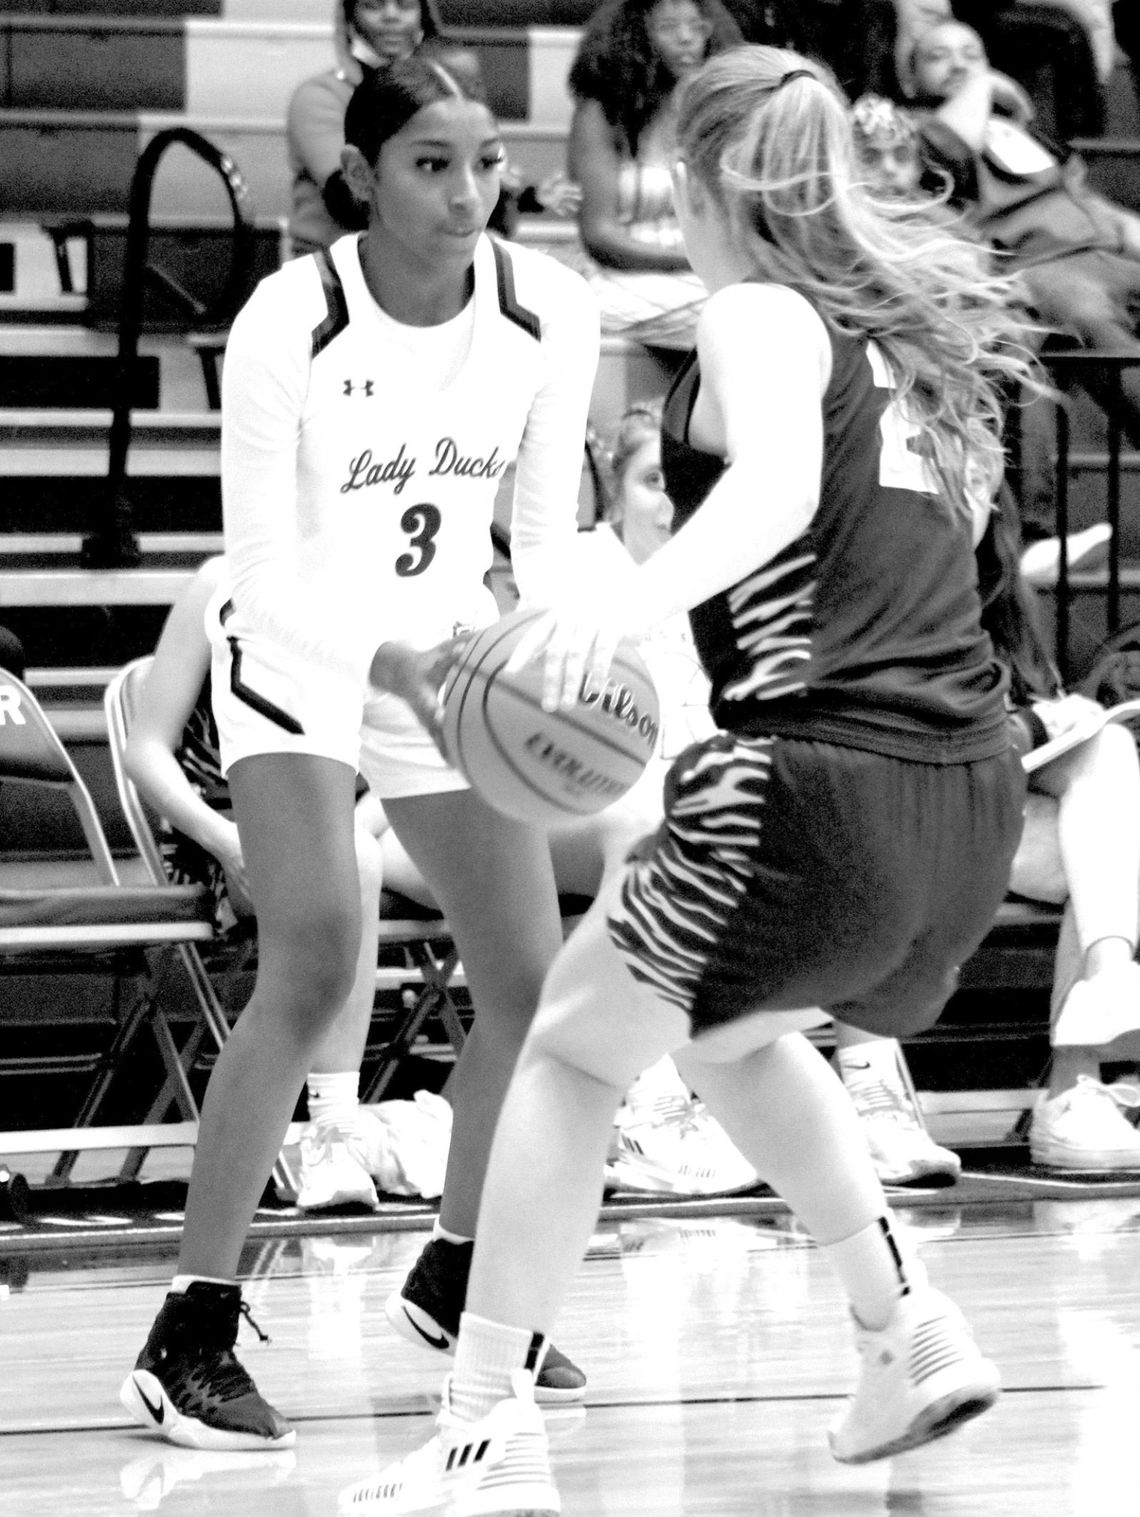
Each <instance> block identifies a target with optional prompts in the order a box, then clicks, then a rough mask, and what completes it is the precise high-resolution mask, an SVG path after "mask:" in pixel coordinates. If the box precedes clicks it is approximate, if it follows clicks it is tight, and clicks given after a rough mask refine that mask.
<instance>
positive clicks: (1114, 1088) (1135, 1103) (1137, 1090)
mask: <svg viewBox="0 0 1140 1517" xmlns="http://www.w3.org/2000/svg"><path fill="white" fill-rule="evenodd" d="M1078 1092H1079V1093H1080V1094H1079V1095H1078ZM1071 1094H1072V1095H1074V1096H1077V1099H1081V1097H1082V1096H1087V1097H1090V1098H1091V1097H1093V1096H1095V1097H1096V1098H1097V1099H1098V1100H1105V1099H1107V1100H1109V1101H1111V1102H1112V1103H1113V1105H1114V1106H1116V1107H1117V1108H1118V1109H1119V1110H1120V1111H1122V1112H1125V1111H1136V1110H1137V1109H1138V1108H1140V1087H1138V1086H1136V1085H1130V1084H1128V1083H1127V1082H1126V1081H1117V1082H1116V1083H1115V1084H1113V1085H1105V1084H1104V1082H1103V1081H1102V1080H1098V1079H1097V1078H1096V1077H1095V1076H1094V1075H1084V1074H1082V1075H1078V1076H1077V1083H1076V1084H1075V1085H1074V1086H1073V1089H1072V1092H1071Z"/></svg>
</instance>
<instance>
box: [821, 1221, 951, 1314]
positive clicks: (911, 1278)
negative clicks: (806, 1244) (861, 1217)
mask: <svg viewBox="0 0 1140 1517" xmlns="http://www.w3.org/2000/svg"><path fill="white" fill-rule="evenodd" d="M821 1252H822V1253H824V1254H826V1256H827V1258H828V1260H829V1261H830V1263H831V1267H832V1269H834V1271H835V1273H836V1274H837V1275H838V1276H839V1278H840V1280H841V1281H842V1282H843V1286H844V1289H845V1290H846V1291H847V1295H848V1297H849V1298H850V1301H851V1308H852V1310H853V1311H854V1313H855V1315H856V1317H857V1318H858V1319H859V1322H860V1323H861V1324H862V1326H863V1327H866V1328H870V1329H871V1330H872V1332H878V1331H879V1329H880V1328H884V1327H886V1325H887V1323H888V1322H889V1321H890V1319H891V1317H892V1316H893V1315H894V1310H895V1306H896V1305H897V1303H898V1301H899V1299H900V1298H901V1297H902V1296H905V1295H907V1294H908V1293H909V1292H910V1291H912V1290H914V1289H915V1288H916V1287H921V1286H924V1285H925V1284H926V1269H925V1266H924V1265H923V1264H922V1261H921V1260H920V1259H919V1258H918V1257H917V1255H916V1254H915V1253H914V1251H913V1250H912V1249H911V1248H910V1247H909V1246H907V1245H906V1244H904V1243H903V1242H902V1240H901V1239H900V1238H899V1236H898V1234H897V1233H896V1232H895V1230H894V1228H893V1227H892V1225H891V1218H890V1216H889V1215H887V1214H886V1213H884V1215H883V1216H881V1217H879V1218H877V1219H876V1220H875V1221H874V1222H872V1223H870V1225H869V1226H867V1227H864V1228H861V1229H860V1231H859V1232H857V1233H854V1234H852V1236H851V1237H850V1238H843V1239H841V1240H840V1241H839V1242H838V1243H825V1244H822V1245H821Z"/></svg>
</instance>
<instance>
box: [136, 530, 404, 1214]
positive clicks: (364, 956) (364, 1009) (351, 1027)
mask: <svg viewBox="0 0 1140 1517" xmlns="http://www.w3.org/2000/svg"><path fill="white" fill-rule="evenodd" d="M221 567H222V560H221V559H220V558H212V559H207V560H206V562H205V563H204V564H203V565H202V567H201V568H200V569H199V570H198V573H197V574H196V575H195V577H194V579H193V580H192V581H191V583H190V585H189V586H188V587H187V589H186V590H185V591H184V592H183V594H182V595H181V596H180V598H179V599H178V601H177V602H176V603H175V605H174V606H173V607H172V609H171V612H170V615H169V617H168V618H167V620H166V624H165V626H164V627H163V630H162V635H161V636H160V638H159V641H158V646H157V647H156V649H155V655H154V664H153V666H152V670H151V673H150V674H149V675H148V677H147V680H146V684H145V686H144V688H143V691H142V695H141V698H140V701H139V705H138V710H137V712H136V714H135V717H134V720H133V721H132V723H131V731H130V734H129V737H128V740H127V748H126V754H125V763H126V768H127V772H128V773H129V774H130V776H131V778H132V779H133V780H134V782H135V784H136V785H137V786H138V788H139V791H140V793H141V794H142V795H143V797H144V798H145V799H146V800H147V801H148V802H149V803H150V805H151V806H152V807H153V808H154V809H155V811H157V812H158V814H159V816H160V817H161V818H162V819H163V829H164V830H163V839H162V843H163V853H164V856H165V859H166V864H167V868H168V870H169V872H170V875H171V877H172V878H173V879H175V880H181V881H191V882H194V883H198V884H203V885H205V886H207V888H208V889H209V890H210V891H211V893H212V895H213V898H214V903H215V920H216V923H217V926H218V929H219V931H220V932H221V933H223V934H226V933H229V932H231V931H233V930H234V929H235V928H236V927H237V925H238V923H239V922H240V921H242V920H245V921H246V922H252V919H253V914H254V907H253V902H252V901H251V900H250V897H249V889H248V885H247V883H246V876H245V868H244V864H243V860H242V846H241V839H240V837H239V836H238V830H237V825H236V823H235V822H234V821H233V820H232V817H231V814H230V811H231V808H230V799H229V787H228V785H227V782H226V780H225V777H224V775H223V774H222V770H221V765H220V762H219V757H218V736H217V728H216V727H215V725H214V717H213V712H212V710H211V706H210V645H209V641H208V640H207V637H206V631H205V625H204V622H203V613H204V611H205V607H206V603H207V601H208V600H209V599H210V596H211V595H212V594H213V593H214V590H215V589H216V587H217V585H218V584H219V582H220V575H221ZM386 827H387V823H386V819H385V817H384V815H383V813H382V811H381V810H380V808H379V806H378V805H377V804H376V803H375V802H374V801H373V800H372V799H371V797H370V796H369V795H368V794H367V792H366V793H365V795H364V797H363V799H362V800H361V802H360V803H359V804H358V810H357V827H356V852H357V862H358V864H359V868H360V895H361V907H362V911H363V920H364V923H365V931H364V934H363V940H362V943H361V948H360V955H359V958H358V960H357V972H356V979H355V981H354V983H353V986H352V989H351V991H350V993H349V996H348V998H347V1000H346V1001H345V1003H344V1010H343V1011H342V1012H341V1014H340V1016H339V1017H338V1019H337V1021H336V1023H335V1024H334V1026H333V1027H332V1028H331V1030H330V1032H329V1034H328V1036H327V1038H326V1040H325V1042H324V1044H323V1046H322V1048H321V1050H320V1056H319V1058H318V1059H317V1061H316V1062H315V1064H314V1067H313V1070H312V1072H311V1074H310V1076H309V1080H308V1087H307V1089H308V1101H309V1115H310V1117H311V1119H312V1122H311V1125H310V1127H309V1128H308V1129H307V1130H306V1140H305V1141H302V1144H301V1176H300V1188H299V1194H298V1198H297V1204H298V1205H299V1206H301V1207H302V1208H303V1209H305V1210H318V1209H321V1208H324V1207H329V1206H341V1205H346V1204H350V1203H359V1204H360V1205H363V1206H366V1207H369V1208H370V1209H373V1210H375V1209H376V1208H377V1207H378V1206H379V1200H378V1197H377V1195H376V1187H375V1185H374V1183H373V1181H372V1177H371V1174H370V1172H369V1165H368V1162H367V1154H368V1149H369V1133H368V1129H367V1127H366V1125H365V1119H364V1118H363V1115H362V1113H363V1110H364V1109H363V1108H361V1107H360V1106H359V1105H358V1100H357V1092H358V1084H359V1072H360V1064H361V1060H362V1059H363V1057H364V1048H365V1044H366V1042H367V1038H368V1028H369V1024H370V1022H371V1019H372V1007H373V1002H374V1000H375V995H376V962H377V951H378V949H377V940H378V935H379V932H378V924H379V920H380V886H381V876H382V859H381V845H380V841H379V839H380V836H381V835H382V834H383V833H384V832H385V831H386ZM369 929H371V930H369ZM373 1136H375V1135H374V1134H373Z"/></svg>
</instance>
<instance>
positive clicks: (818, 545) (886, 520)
mask: <svg viewBox="0 0 1140 1517" xmlns="http://www.w3.org/2000/svg"><path fill="white" fill-rule="evenodd" d="M830 335H831V347H832V354H833V363H832V373H831V380H830V382H829V384H828V386H827V391H826V394H825V395H824V398H823V423H824V448H823V477H822V484H821V491H820V501H819V508H818V510H817V512H816V514H815V517H814V519H813V521H812V523H811V525H810V527H809V528H808V530H807V531H806V532H805V533H804V534H803V535H802V536H801V537H800V538H798V539H797V540H796V541H795V542H793V543H790V544H789V545H788V546H787V547H786V548H785V549H784V550H783V551H782V552H781V553H779V554H778V555H777V556H776V557H775V558H774V559H772V560H771V561H769V562H768V563H766V564H763V565H761V567H760V568H758V569H756V570H754V571H753V572H751V573H749V574H747V575H746V576H744V577H743V578H742V579H740V580H738V581H737V582H736V583H735V584H734V585H732V586H730V587H729V588H728V589H727V590H725V591H723V592H721V593H719V594H717V595H715V596H713V597H712V598H711V599H709V600H707V601H705V602H704V603H703V604H702V605H700V606H697V607H696V608H695V609H694V610H693V611H692V613H691V621H692V626H693V634H694V637H695V639H696V643H697V649H698V652H699V654H700V657H701V661H702V663H703V664H704V666H705V669H706V671H707V673H708V675H709V678H710V681H711V683H712V697H711V706H712V712H713V716H714V718H715V720H716V722H717V725H718V726H719V727H721V728H723V729H725V730H727V731H730V732H737V733H742V734H746V735H760V734H764V733H772V734H779V735H784V736H789V737H805V738H815V739H818V740H820V741H824V742H835V743H844V744H847V745H849V746H853V747H859V748H865V749H869V750H871V751H873V752H877V753H884V754H888V755H892V756H894V757H898V758H904V759H905V758H911V759H917V760H920V761H925V762H931V763H957V762H962V761H967V760H972V759H978V758H986V757H989V756H991V755H994V754H997V753H1000V752H1001V751H1002V750H1003V749H1004V748H1005V747H1006V745H1007V742H1008V739H1007V734H1006V723H1005V711H1004V695H1005V676H1004V674H1003V672H1002V670H1001V668H1000V666H999V664H998V663H997V661H996V659H995V658H994V654H993V650H992V647H991V645H990V642H989V639H988V637H987V636H986V635H985V633H984V632H983V631H982V627H981V622H980V605H979V598H978V591H977V583H976V572H975V568H974V555H973V552H972V547H971V540H970V526H969V523H968V522H967V520H966V518H965V516H964V514H963V513H961V512H952V511H951V510H950V509H949V508H948V506H947V505H946V504H945V503H944V502H943V501H942V500H941V499H940V498H939V496H938V493H937V486H936V484H935V482H934V477H933V474H932V471H931V470H930V469H929V467H928V466H927V464H926V463H925V462H924V460H923V458H922V456H921V453H920V452H919V451H918V449H917V447H916V445H915V444H916V440H917V435H918V430H917V428H916V427H915V426H914V425H913V424H912V423H911V422H910V421H909V420H908V419H907V416H906V414H905V412H904V410H903V408H901V407H900V406H899V404H898V402H897V401H896V399H895V397H894V394H893V391H892V387H891V377H890V371H889V369H888V366H887V364H886V362H885V361H884V359H883V356H882V354H881V353H880V351H879V350H878V349H877V348H876V347H875V345H874V344H873V343H866V342H862V341H858V340H856V339H854V338H849V337H845V336H842V335H836V334H834V333H832V334H830ZM699 381H700V372H699V368H698V366H697V362H696V355H695V354H694V355H693V356H692V357H691V358H690V359H689V360H688V361H687V363H686V364H685V366H684V368H683V369H682V370H681V372H680V374H679V375H678V376H677V379H676V381H675V382H674V385H673V387H672V389H671V391H670V394H669V398H668V400H667V402H666V408H665V424H664V430H663V436H662V461H663V465H664V470H665V476H666V486H667V489H668V492H669V496H670V498H671V500H672V501H673V505H674V508H675V513H676V514H675V522H676V525H677V526H681V525H682V524H683V523H684V522H685V521H687V520H688V518H689V517H690V516H691V515H692V514H693V513H694V512H695V511H697V510H698V509H699V508H700V505H701V503H702V501H703V500H704V499H705V497H706V496H707V495H708V493H709V491H710V489H711V488H712V486H713V485H714V484H715V482H716V480H717V479H718V478H719V477H720V475H721V473H722V472H723V470H724V467H725V463H724V460H723V459H721V458H719V457H715V456H713V455H711V454H708V453H702V452H700V451H699V450H698V449H696V448H694V447H692V446H691V444H690V443H689V441H688V431H689V418H690V416H691V414H692V408H693V403H694V401H695V399H696V394H697V390H698V387H699ZM764 504H765V503H764V498H763V493H762V491H761V492H759V493H758V495H757V500H756V509H757V510H758V511H763V510H764Z"/></svg>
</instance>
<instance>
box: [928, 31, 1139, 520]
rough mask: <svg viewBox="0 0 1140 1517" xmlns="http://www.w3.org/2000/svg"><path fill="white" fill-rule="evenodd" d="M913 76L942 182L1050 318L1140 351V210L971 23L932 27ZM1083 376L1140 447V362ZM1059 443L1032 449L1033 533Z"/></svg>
mask: <svg viewBox="0 0 1140 1517" xmlns="http://www.w3.org/2000/svg"><path fill="white" fill-rule="evenodd" d="M907 87H908V89H909V92H910V94H911V96H912V98H913V100H914V103H915V106H916V110H917V114H916V120H917V123H918V129H919V135H920V140H921V145H922V153H923V158H924V161H925V162H926V164H927V167H928V170H929V174H930V182H931V184H932V185H934V186H942V187H944V189H945V190H946V192H947V193H948V194H949V197H950V203H951V204H952V205H954V206H956V207H957V208H959V209H961V210H962V212H963V213H964V215H965V216H966V218H967V221H968V223H969V225H970V226H971V227H973V229H974V230H975V231H976V232H977V233H978V234H979V235H980V236H982V237H984V238H986V240H987V241H989V242H990V243H991V244H992V245H993V247H994V248H995V250H996V251H997V252H998V254H999V255H1000V257H1001V261H1002V263H1003V265H1004V267H1005V268H1006V270H1007V271H1013V272H1016V273H1017V274H1018V276H1019V283H1020V286H1021V288H1022V290H1023V291H1024V294H1025V298H1026V301H1027V303H1028V305H1029V306H1030V308H1031V310H1032V312H1033V314H1034V316H1035V318H1036V320H1037V321H1038V322H1039V324H1040V326H1041V327H1042V328H1043V329H1049V330H1052V331H1055V332H1058V333H1061V334H1063V335H1064V336H1065V337H1066V338H1067V339H1069V340H1071V341H1074V342H1076V343H1077V344H1079V345H1080V346H1081V347H1084V348H1090V349H1102V350H1105V351H1108V352H1114V353H1117V354H1120V353H1123V354H1135V355H1136V356H1137V358H1140V341H1138V340H1137V334H1136V323H1135V308H1136V305H1137V301H1138V300H1140V216H1136V215H1134V214H1133V213H1132V212H1131V211H1128V210H1126V209H1125V208H1124V207H1122V206H1119V205H1116V204H1115V203H1113V202H1112V201H1110V200H1107V199H1106V198H1105V197H1104V196H1103V195H1100V194H1098V193H1097V192H1096V191H1095V190H1093V189H1091V188H1090V186H1089V184H1088V179H1087V173H1086V169H1085V164H1084V162H1083V160H1082V159H1081V158H1080V156H1079V155H1078V154H1076V153H1072V152H1069V151H1068V149H1066V148H1064V147H1061V146H1059V145H1058V144H1056V143H1053V142H1051V141H1049V140H1048V139H1047V138H1046V137H1044V136H1043V135H1042V134H1040V133H1039V132H1037V131H1036V130H1035V129H1034V127H1033V125H1032V121H1033V109H1032V106H1031V104H1030V102H1029V100H1028V99H1027V98H1026V96H1025V94H1024V92H1023V91H1022V90H1021V89H1020V87H1019V86H1018V85H1017V84H1015V83H1014V82H1013V80H1011V79H1009V78H1007V77H1006V76H1005V75H1004V74H999V73H996V72H995V71H994V70H992V69H991V68H990V66H989V62H988V59H987V57H986V51H985V47H984V46H983V44H982V40H981V38H980V37H979V36H978V34H977V32H975V31H974V30H973V29H972V28H971V27H968V26H964V25H962V24H961V23H960V22H957V21H947V22H940V23H939V24H937V25H936V26H934V27H932V28H930V30H928V31H927V32H926V33H924V35H923V36H922V37H921V38H920V39H919V41H918V42H917V43H916V45H915V48H914V53H913V57H912V62H911V70H910V74H909V77H908V81H907ZM1080 382H1081V383H1082V384H1083V386H1084V387H1085V388H1087V389H1088V391H1089V392H1090V394H1092V395H1093V396H1094V397H1095V398H1096V400H1097V402H1098V403H1099V404H1100V406H1101V407H1102V409H1103V410H1104V411H1105V412H1106V414H1108V415H1109V416H1113V417H1115V418H1116V419H1117V420H1118V421H1119V423H1120V425H1121V427H1122V428H1123V430H1124V433H1125V435H1126V436H1127V437H1128V439H1129V440H1130V442H1131V443H1132V445H1133V446H1140V365H1137V366H1134V367H1125V368H1124V369H1123V370H1121V371H1120V374H1119V383H1118V382H1117V375H1116V373H1109V372H1107V371H1106V370H1104V369H1102V368H1100V367H1098V366H1096V365H1093V366H1091V367H1090V368H1089V369H1088V370H1087V371H1083V372H1082V373H1081V375H1080ZM1049 419H1050V418H1049V417H1048V414H1047V408H1046V407H1044V406H1043V405H1038V406H1032V407H1029V408H1028V410H1027V411H1025V412H1023V413H1022V418H1021V420H1022V427H1023V434H1024V431H1025V429H1026V428H1029V429H1036V430H1037V431H1038V432H1039V431H1040V428H1041V427H1042V426H1044V425H1047V424H1048V422H1049ZM1050 451H1051V449H1050V440H1049V439H1048V438H1045V437H1042V436H1040V435H1038V436H1035V439H1034V445H1033V447H1031V448H1029V447H1023V448H1022V461H1023V466H1024V467H1023V471H1022V490H1021V509H1022V519H1023V523H1024V525H1025V530H1026V536H1027V537H1040V536H1047V535H1048V534H1049V533H1050V532H1051V531H1052V530H1053V525H1052V519H1051V517H1052V469H1051V466H1050V465H1049V463H1048V459H1049V453H1050ZM1034 471H1035V472H1034Z"/></svg>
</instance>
